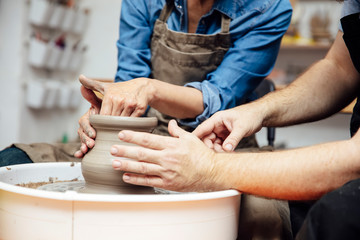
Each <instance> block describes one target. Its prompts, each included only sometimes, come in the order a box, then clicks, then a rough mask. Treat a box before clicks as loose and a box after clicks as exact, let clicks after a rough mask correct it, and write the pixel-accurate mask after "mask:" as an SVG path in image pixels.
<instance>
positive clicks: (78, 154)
mask: <svg viewBox="0 0 360 240" xmlns="http://www.w3.org/2000/svg"><path fill="white" fill-rule="evenodd" d="M83 156H84V154H83V153H82V152H81V150H78V151H76V152H75V153H74V157H76V158H82V157H83Z"/></svg>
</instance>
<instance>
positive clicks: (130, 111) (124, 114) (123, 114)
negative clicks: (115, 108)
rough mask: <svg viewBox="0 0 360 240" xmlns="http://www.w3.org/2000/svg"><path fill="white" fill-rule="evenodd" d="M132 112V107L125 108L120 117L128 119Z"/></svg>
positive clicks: (133, 108)
mask: <svg viewBox="0 0 360 240" xmlns="http://www.w3.org/2000/svg"><path fill="white" fill-rule="evenodd" d="M134 110H135V107H133V106H125V107H124V109H123V110H122V112H121V114H120V116H122V117H129V116H131V114H132V113H133V112H134Z"/></svg>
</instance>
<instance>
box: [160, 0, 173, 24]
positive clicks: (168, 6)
mask: <svg viewBox="0 0 360 240" xmlns="http://www.w3.org/2000/svg"><path fill="white" fill-rule="evenodd" d="M173 9H174V1H166V2H165V6H164V7H163V9H162V10H161V13H160V16H159V20H160V21H162V22H166V21H167V19H168V18H169V16H170V14H171V13H172V11H173Z"/></svg>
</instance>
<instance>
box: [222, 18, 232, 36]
mask: <svg viewBox="0 0 360 240" xmlns="http://www.w3.org/2000/svg"><path fill="white" fill-rule="evenodd" d="M230 21H231V19H230V18H229V17H228V16H226V15H225V14H221V33H229V31H230Z"/></svg>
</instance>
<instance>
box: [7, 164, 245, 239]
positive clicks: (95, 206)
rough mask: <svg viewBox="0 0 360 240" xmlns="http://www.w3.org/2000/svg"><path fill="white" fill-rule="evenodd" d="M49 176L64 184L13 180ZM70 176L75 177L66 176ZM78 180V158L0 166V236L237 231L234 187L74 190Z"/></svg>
mask: <svg viewBox="0 0 360 240" xmlns="http://www.w3.org/2000/svg"><path fill="white" fill-rule="evenodd" d="M49 178H53V179H56V181H60V182H61V181H69V182H68V183H66V184H65V186H66V187H64V185H63V184H59V185H57V183H53V184H52V186H51V188H52V191H48V190H40V189H31V188H25V187H20V186H16V184H21V183H28V182H46V181H48V180H49ZM73 179H77V181H75V182H70V180H73ZM82 181H83V176H82V174H81V164H80V163H34V164H22V165H13V166H9V167H2V168H0V239H6V240H9V239H10V240H12V239H27V240H32V239H51V240H56V239H59V240H82V239H84V240H85V239H86V240H93V239H94V240H95V239H96V240H97V239H107V240H111V239H120V238H121V239H130V240H132V239H135V240H137V239H139V240H140V239H159V240H161V239H164V240H165V239H166V240H167V239H175V240H176V239H179V240H180V239H181V240H183V239H197V240H198V239H207V240H219V239H222V240H231V239H236V237H237V229H238V214H239V206H240V194H239V193H238V192H237V191H235V190H226V191H219V192H208V193H177V194H144V195H135V194H122V195H120V194H114V195H109V194H89V193H79V192H77V191H78V188H79V187H80V188H81V187H82V186H83V182H82ZM49 186H50V185H49ZM49 186H48V187H49ZM44 187H45V185H44ZM54 189H57V190H56V191H54Z"/></svg>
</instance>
